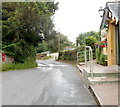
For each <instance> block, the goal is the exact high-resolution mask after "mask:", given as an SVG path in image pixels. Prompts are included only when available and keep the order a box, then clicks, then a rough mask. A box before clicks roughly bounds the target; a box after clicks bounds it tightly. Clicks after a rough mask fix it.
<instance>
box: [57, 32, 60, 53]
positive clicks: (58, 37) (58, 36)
mask: <svg viewBox="0 0 120 107" xmlns="http://www.w3.org/2000/svg"><path fill="white" fill-rule="evenodd" d="M57 39H58V52H60V32H59V30H58V33H57Z"/></svg>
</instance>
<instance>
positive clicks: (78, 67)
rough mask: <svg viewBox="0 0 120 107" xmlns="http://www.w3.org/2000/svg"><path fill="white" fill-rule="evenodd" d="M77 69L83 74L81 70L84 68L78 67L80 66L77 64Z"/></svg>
mask: <svg viewBox="0 0 120 107" xmlns="http://www.w3.org/2000/svg"><path fill="white" fill-rule="evenodd" d="M77 68H78V69H79V71H80V72H82V73H83V68H84V66H80V65H79V64H78V65H77Z"/></svg>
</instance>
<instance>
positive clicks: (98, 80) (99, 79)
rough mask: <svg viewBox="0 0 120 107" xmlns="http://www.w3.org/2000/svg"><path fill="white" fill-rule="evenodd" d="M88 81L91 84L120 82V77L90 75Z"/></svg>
mask: <svg viewBox="0 0 120 107" xmlns="http://www.w3.org/2000/svg"><path fill="white" fill-rule="evenodd" d="M88 81H89V83H90V84H97V83H99V84H100V83H118V82H120V79H119V78H118V77H93V78H91V77H88Z"/></svg>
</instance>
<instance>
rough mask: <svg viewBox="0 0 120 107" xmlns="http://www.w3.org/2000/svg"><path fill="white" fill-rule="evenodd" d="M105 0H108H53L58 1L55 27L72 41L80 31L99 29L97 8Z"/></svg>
mask: <svg viewBox="0 0 120 107" xmlns="http://www.w3.org/2000/svg"><path fill="white" fill-rule="evenodd" d="M107 1H110V0H55V2H59V5H58V7H59V9H58V10H57V11H56V13H55V15H54V24H55V29H56V30H57V31H59V32H61V33H62V34H64V35H65V36H68V39H69V40H70V41H72V42H74V43H75V40H76V37H77V36H78V35H79V34H80V33H84V32H89V31H96V32H97V31H99V27H100V24H101V20H102V18H101V17H100V15H99V12H98V10H99V9H100V7H101V6H102V7H103V8H104V7H105V4H106V2H107ZM112 1H113V0H112Z"/></svg>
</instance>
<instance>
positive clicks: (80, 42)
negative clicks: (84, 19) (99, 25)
mask: <svg viewBox="0 0 120 107" xmlns="http://www.w3.org/2000/svg"><path fill="white" fill-rule="evenodd" d="M89 36H94V37H95V38H96V39H97V40H99V32H94V31H90V32H85V33H80V34H79V36H78V37H77V38H76V45H77V46H78V45H85V41H84V39H85V38H86V37H89Z"/></svg>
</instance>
